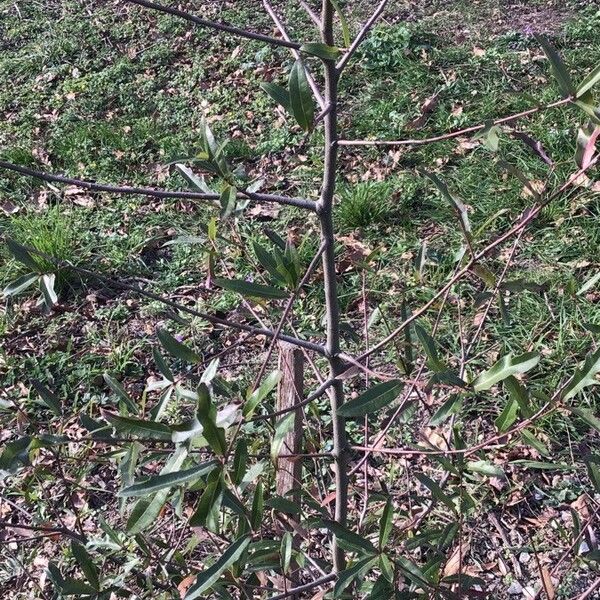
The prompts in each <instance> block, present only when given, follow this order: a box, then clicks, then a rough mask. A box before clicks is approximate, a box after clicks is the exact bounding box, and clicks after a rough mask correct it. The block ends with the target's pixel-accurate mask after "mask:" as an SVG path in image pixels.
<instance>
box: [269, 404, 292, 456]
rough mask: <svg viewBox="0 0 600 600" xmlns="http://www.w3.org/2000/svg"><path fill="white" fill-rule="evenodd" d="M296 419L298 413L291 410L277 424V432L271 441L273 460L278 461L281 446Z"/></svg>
mask: <svg viewBox="0 0 600 600" xmlns="http://www.w3.org/2000/svg"><path fill="white" fill-rule="evenodd" d="M295 420H296V413H295V412H291V413H289V414H287V415H285V417H283V418H282V419H280V420H279V421H278V422H277V423H276V424H275V433H274V434H273V441H272V442H271V460H272V461H273V462H277V458H278V457H279V454H280V452H281V447H282V446H283V442H284V440H285V436H286V435H287V434H288V432H290V431H291V430H292V428H293V427H294V422H295Z"/></svg>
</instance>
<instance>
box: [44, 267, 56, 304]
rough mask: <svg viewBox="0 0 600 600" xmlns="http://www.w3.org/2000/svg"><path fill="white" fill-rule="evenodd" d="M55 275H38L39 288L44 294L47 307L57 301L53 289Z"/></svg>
mask: <svg viewBox="0 0 600 600" xmlns="http://www.w3.org/2000/svg"><path fill="white" fill-rule="evenodd" d="M55 280H56V275H54V274H53V273H52V274H51V275H48V274H44V275H42V276H41V277H40V290H41V291H42V295H43V296H44V302H45V304H46V306H47V307H48V308H50V307H52V306H54V305H55V304H56V303H57V302H58V296H57V295H56V291H55V290H54V282H55Z"/></svg>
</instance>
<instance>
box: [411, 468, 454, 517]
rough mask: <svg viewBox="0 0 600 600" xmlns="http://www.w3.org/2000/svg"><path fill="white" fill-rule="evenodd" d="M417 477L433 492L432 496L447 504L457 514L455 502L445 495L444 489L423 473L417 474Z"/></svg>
mask: <svg viewBox="0 0 600 600" xmlns="http://www.w3.org/2000/svg"><path fill="white" fill-rule="evenodd" d="M415 477H416V478H417V479H418V480H419V481H420V482H421V483H422V484H423V485H424V486H425V487H426V488H427V489H428V490H429V491H430V492H431V495H432V496H433V497H434V498H436V499H437V500H439V501H440V502H442V503H443V504H445V505H446V506H447V507H448V508H449V509H450V510H451V511H452V512H456V506H455V505H454V502H452V500H451V499H450V498H449V497H448V496H446V494H444V492H443V490H442V488H441V487H440V486H439V485H438V484H437V483H436V482H435V481H433V479H430V478H429V477H427V475H425V474H423V473H415Z"/></svg>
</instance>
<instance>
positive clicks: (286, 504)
mask: <svg viewBox="0 0 600 600" xmlns="http://www.w3.org/2000/svg"><path fill="white" fill-rule="evenodd" d="M265 504H266V505H267V506H268V507H270V508H273V509H275V510H277V511H279V512H281V513H285V514H288V515H299V514H301V513H302V508H301V507H300V506H298V505H297V504H295V503H294V502H292V501H291V500H288V499H287V498H283V497H282V496H271V498H268V499H267V500H265Z"/></svg>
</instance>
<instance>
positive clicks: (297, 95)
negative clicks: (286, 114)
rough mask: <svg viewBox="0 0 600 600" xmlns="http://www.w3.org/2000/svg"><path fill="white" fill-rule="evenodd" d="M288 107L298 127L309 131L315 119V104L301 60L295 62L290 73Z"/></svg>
mask: <svg viewBox="0 0 600 600" xmlns="http://www.w3.org/2000/svg"><path fill="white" fill-rule="evenodd" d="M289 88H290V106H291V109H292V114H293V115H294V118H295V119H296V121H297V123H298V125H300V127H301V128H302V129H304V131H310V130H311V129H312V127H313V121H314V117H315V103H314V100H313V96H312V92H311V91H310V86H309V85H308V80H307V78H306V70H305V68H304V65H303V64H302V61H301V60H297V61H296V62H295V63H294V66H293V67H292V70H291V72H290V82H289Z"/></svg>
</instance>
